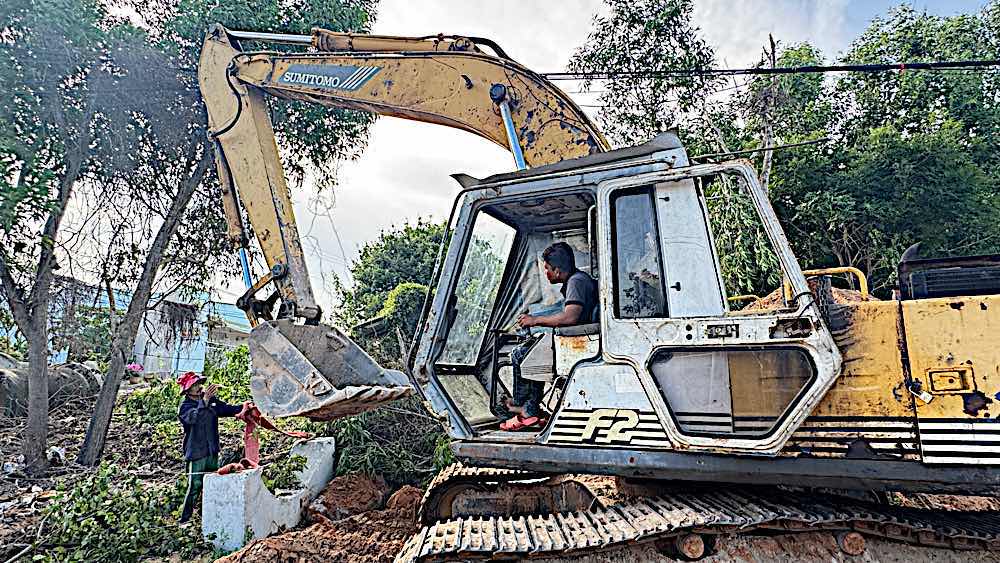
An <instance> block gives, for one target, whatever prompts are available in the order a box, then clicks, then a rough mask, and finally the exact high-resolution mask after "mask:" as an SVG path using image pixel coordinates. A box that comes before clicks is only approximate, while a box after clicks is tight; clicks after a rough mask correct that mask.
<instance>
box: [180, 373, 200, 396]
mask: <svg viewBox="0 0 1000 563" xmlns="http://www.w3.org/2000/svg"><path fill="white" fill-rule="evenodd" d="M204 380H205V377H204V376H202V375H198V374H197V373H195V372H193V371H188V372H184V375H181V376H180V377H178V378H177V383H178V384H179V385H180V386H181V390H183V391H187V390H188V389H190V388H191V386H192V385H194V384H195V383H198V382H199V381H204Z"/></svg>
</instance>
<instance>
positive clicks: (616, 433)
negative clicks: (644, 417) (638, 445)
mask: <svg viewBox="0 0 1000 563" xmlns="http://www.w3.org/2000/svg"><path fill="white" fill-rule="evenodd" d="M638 425H639V413H637V412H635V411H633V410H629V409H597V410H595V411H594V412H593V413H591V414H590V418H589V419H587V425H586V426H585V427H584V428H583V432H582V433H581V434H580V441H581V442H590V441H594V442H596V443H598V444H609V443H611V442H613V441H615V440H622V441H625V442H628V441H630V440H631V439H632V436H631V434H630V433H629V430H632V429H634V428H635V427H636V426H638ZM605 428H607V429H608V432H607V434H605V435H604V436H600V435H599V436H597V437H596V438H594V435H595V433H597V431H598V430H603V429H605Z"/></svg>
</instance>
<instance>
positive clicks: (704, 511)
mask: <svg viewBox="0 0 1000 563" xmlns="http://www.w3.org/2000/svg"><path fill="white" fill-rule="evenodd" d="M763 529H772V530H781V531H784V532H806V531H817V530H828V531H842V532H857V533H860V534H862V535H864V536H876V537H883V538H888V539H892V540H896V541H901V542H905V543H910V544H916V545H925V546H936V547H946V548H949V549H958V550H971V549H997V548H1000V514H997V513H992V512H957V511H956V512H943V511H929V510H919V509H910V508H899V507H892V506H880V505H874V504H867V503H863V502H858V501H850V500H844V499H842V498H840V497H833V496H825V495H816V494H802V493H792V492H785V491H776V490H774V489H758V490H750V491H735V490H719V491H713V492H690V493H672V494H666V495H662V496H659V497H653V498H644V499H637V500H632V501H628V502H624V503H621V504H618V505H615V506H612V507H608V508H600V509H596V510H592V511H577V512H566V513H560V514H556V515H537V516H528V517H516V518H509V517H496V518H480V517H477V518H465V519H463V518H459V519H452V520H448V521H444V522H437V523H434V524H431V525H430V526H427V527H425V528H424V529H423V530H421V531H420V532H419V533H418V534H416V535H415V536H414V537H413V538H411V539H410V541H409V542H408V543H407V544H406V545H405V546H404V548H403V550H402V551H401V552H400V554H399V555H398V557H397V558H396V561H398V562H417V561H444V560H462V559H468V558H470V557H472V556H474V557H475V558H486V559H509V558H513V557H553V556H557V555H562V554H574V553H576V554H580V553H589V552H595V551H600V550H604V549H610V548H617V547H623V546H627V545H632V544H635V543H640V542H647V541H653V540H659V539H674V538H678V537H681V536H684V535H686V534H689V533H699V534H729V535H732V534H742V533H745V532H749V531H752V530H763ZM491 534H492V535H491ZM845 537H847V536H845ZM849 537H850V539H852V540H855V541H853V544H857V543H858V542H857V541H856V540H857V537H855V536H853V535H851V536H849ZM862 539H863V538H862ZM854 547H856V545H855V546H854Z"/></svg>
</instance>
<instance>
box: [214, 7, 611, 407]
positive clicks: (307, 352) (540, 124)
mask: <svg viewBox="0 0 1000 563" xmlns="http://www.w3.org/2000/svg"><path fill="white" fill-rule="evenodd" d="M239 41H254V42H264V43H268V42H270V43H284V44H300V45H309V46H311V47H312V50H310V51H309V52H301V53H276V52H243V51H242V50H241V49H240V48H239ZM480 46H483V47H488V48H490V49H491V50H493V51H494V52H495V53H497V54H496V55H491V54H487V53H485V52H483V50H482V49H480ZM198 81H199V85H200V88H201V91H202V96H203V98H204V100H205V105H206V107H207V109H208V120H209V135H210V137H211V139H212V141H213V144H214V146H215V151H216V162H217V165H218V171H219V177H220V179H221V183H222V191H223V205H224V209H225V211H226V217H227V221H228V224H229V237H230V239H231V240H232V242H233V243H234V244H238V245H241V246H244V247H245V246H246V244H247V239H248V236H247V229H246V228H245V226H244V222H243V217H242V215H243V214H242V212H241V210H245V211H246V216H247V219H248V220H249V223H250V225H251V226H252V230H253V233H254V234H255V235H256V238H257V241H258V242H259V243H260V248H261V251H262V253H263V256H264V259H265V261H266V263H267V266H268V269H269V271H268V273H267V274H266V275H265V276H263V277H261V278H260V279H258V280H256V281H254V282H253V283H251V284H250V285H251V287H250V288H249V289H248V291H247V293H246V294H245V295H244V296H243V297H241V298H240V300H239V301H238V302H237V305H238V306H240V307H241V308H242V309H243V310H244V311H246V312H247V315H248V316H249V318H250V321H251V324H252V325H253V326H254V327H255V329H254V331H253V334H252V335H251V339H250V350H251V356H252V358H253V360H254V361H253V366H254V377H253V380H252V382H251V389H252V391H253V392H254V398H255V399H256V400H257V401H258V404H259V405H260V406H261V408H262V410H263V411H264V412H265V413H266V414H268V415H270V416H292V415H306V416H311V417H313V418H324V419H327V418H333V417H337V416H342V415H345V414H353V413H354V412H358V411H359V410H364V409H365V408H370V407H373V406H376V405H377V404H379V403H380V402H382V401H384V400H393V399H396V398H399V397H401V396H403V395H405V394H407V393H408V392H410V391H411V388H410V387H409V385H408V384H407V380H406V378H405V376H404V375H403V374H401V373H399V372H394V371H392V370H383V369H382V368H381V367H380V366H378V364H377V363H376V362H374V360H372V359H371V358H370V357H369V356H368V355H367V354H365V352H364V351H363V350H361V349H360V348H359V347H358V346H357V345H356V344H354V343H353V342H352V341H350V339H349V338H347V337H346V336H345V335H344V334H342V333H341V332H340V331H339V330H337V329H335V328H333V327H327V326H322V325H319V324H318V323H319V321H320V317H321V314H322V311H321V310H320V307H319V306H318V304H317V303H316V299H315V296H314V294H313V291H312V287H311V285H310V282H309V275H308V269H307V266H306V262H305V258H304V253H303V250H302V244H301V240H300V237H299V234H298V228H297V226H296V222H295V215H294V211H293V209H292V202H291V197H290V194H289V189H288V185H287V182H286V180H285V175H284V171H283V170H282V166H281V160H280V157H279V153H278V147H277V144H276V142H275V137H274V129H273V126H272V124H271V119H270V115H269V112H268V108H267V105H266V101H265V96H266V95H270V96H274V97H277V98H284V99H289V100H301V101H306V102H311V103H318V104H322V105H327V106H335V107H342V108H351V109H358V110H364V111H371V112H374V113H377V114H380V115H387V116H393V117H401V118H404V119H413V120H417V121H423V122H427V123H437V124H440V125H446V126H449V127H454V128H457V129H462V130H465V131H469V132H471V133H474V134H476V135H479V136H481V137H483V138H486V139H489V140H490V141H493V142H494V143H496V144H498V145H500V146H503V147H505V148H508V149H510V150H511V152H512V153H513V154H514V156H515V161H516V162H517V164H518V166H519V167H522V168H523V167H525V166H539V165H544V164H550V163H554V162H558V161H561V160H565V159H570V158H576V157H580V156H586V155H589V154H593V153H597V152H603V151H605V150H607V148H608V145H607V141H605V139H604V138H603V136H602V135H601V134H600V132H599V131H598V130H597V128H596V127H595V126H594V124H593V123H591V121H590V120H589V118H588V117H587V116H586V115H585V114H584V113H583V111H582V110H580V108H579V107H577V106H576V104H575V103H573V101H572V100H571V99H570V98H569V97H568V96H567V95H566V94H565V93H564V92H562V91H560V90H559V89H558V88H556V87H555V86H553V85H552V84H551V83H549V82H548V81H546V80H545V79H544V78H543V77H541V76H539V75H538V74H536V73H534V72H532V71H530V70H529V69H527V68H525V67H523V66H521V65H519V64H518V63H516V62H514V61H513V60H511V59H510V58H508V57H507V56H506V55H505V54H504V53H503V51H502V49H500V48H499V47H498V46H496V45H495V44H493V43H492V42H490V41H488V40H484V39H471V38H465V37H457V36H449V37H445V36H438V37H431V38H405V37H387V36H375V35H370V36H369V35H354V34H344V33H335V32H332V31H327V30H323V29H315V30H314V31H313V34H312V36H300V35H285V34H268V33H249V32H230V31H229V30H226V29H225V28H224V27H222V26H221V25H216V26H214V27H213V28H212V29H211V30H210V32H209V33H208V35H207V37H206V39H205V42H204V45H203V48H202V53H201V60H200V62H199V69H198ZM272 284H273V286H274V288H275V292H274V294H272V295H271V296H270V297H269V298H267V299H258V298H257V297H256V295H257V293H259V292H260V291H262V290H263V289H264V288H265V287H268V286H269V285H272ZM275 301H278V302H279V309H278V312H277V314H276V315H275V314H273V313H272V309H273V308H274V304H275ZM262 320H263V321H270V323H269V324H267V325H266V326H265V325H260V321H262ZM296 321H304V322H305V325H302V326H300V325H298V324H297V322H296ZM317 343H319V344H317ZM348 388H350V389H353V391H352V392H351V393H348V394H347V395H350V397H348V396H346V395H345V393H344V391H345V390H346V389H348Z"/></svg>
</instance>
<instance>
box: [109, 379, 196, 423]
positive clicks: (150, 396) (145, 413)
mask: <svg viewBox="0 0 1000 563" xmlns="http://www.w3.org/2000/svg"><path fill="white" fill-rule="evenodd" d="M183 396H184V394H183V393H182V392H181V386H180V385H178V384H177V382H176V381H166V382H164V383H162V384H160V385H155V386H153V387H150V388H149V389H142V390H139V391H136V392H134V393H132V394H131V395H129V396H128V397H125V399H124V400H123V401H122V411H123V412H124V413H125V415H126V416H128V417H129V418H133V419H135V420H138V421H139V422H143V423H146V424H153V425H156V424H160V423H163V422H168V421H170V422H174V423H177V424H180V423H179V422H177V412H178V410H179V409H180V404H181V398H183Z"/></svg>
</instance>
